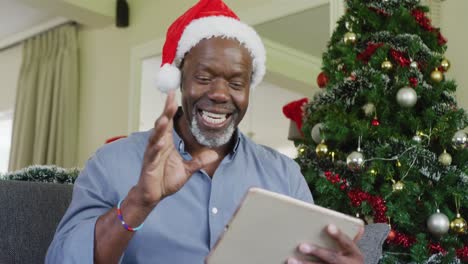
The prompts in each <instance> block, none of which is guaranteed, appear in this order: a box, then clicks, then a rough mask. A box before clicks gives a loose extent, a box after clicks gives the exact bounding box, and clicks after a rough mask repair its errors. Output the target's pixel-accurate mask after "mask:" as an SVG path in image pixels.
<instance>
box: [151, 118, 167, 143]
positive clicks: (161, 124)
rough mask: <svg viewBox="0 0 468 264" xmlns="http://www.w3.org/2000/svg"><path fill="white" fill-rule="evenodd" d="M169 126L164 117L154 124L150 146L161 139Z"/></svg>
mask: <svg viewBox="0 0 468 264" xmlns="http://www.w3.org/2000/svg"><path fill="white" fill-rule="evenodd" d="M168 126H169V119H168V118H167V117H166V116H164V115H163V116H161V117H159V118H158V120H156V122H155V123H154V129H153V133H152V134H151V138H150V144H151V145H154V144H157V142H158V141H159V140H160V139H161V138H162V137H163V135H164V133H165V132H166V130H167V128H168Z"/></svg>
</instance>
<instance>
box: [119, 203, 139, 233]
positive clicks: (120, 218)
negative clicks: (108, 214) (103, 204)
mask: <svg viewBox="0 0 468 264" xmlns="http://www.w3.org/2000/svg"><path fill="white" fill-rule="evenodd" d="M123 200H124V199H122V200H120V201H119V203H118V204H117V217H118V218H119V220H120V222H121V223H122V225H123V227H124V228H125V229H127V230H128V231H130V232H135V231H138V230H140V229H141V228H142V227H143V224H144V223H142V224H141V225H139V226H137V227H131V226H129V225H127V223H125V221H124V219H123V216H122V211H121V210H120V204H122V202H123Z"/></svg>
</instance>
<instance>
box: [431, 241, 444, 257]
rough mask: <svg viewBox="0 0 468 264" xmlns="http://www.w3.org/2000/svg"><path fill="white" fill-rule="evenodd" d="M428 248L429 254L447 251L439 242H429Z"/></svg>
mask: <svg viewBox="0 0 468 264" xmlns="http://www.w3.org/2000/svg"><path fill="white" fill-rule="evenodd" d="M429 250H430V251H431V254H437V253H442V254H444V255H445V254H446V253H447V250H445V249H444V248H443V247H442V246H441V245H440V244H439V243H430V244H429Z"/></svg>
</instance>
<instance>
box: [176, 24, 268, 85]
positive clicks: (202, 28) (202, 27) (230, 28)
mask: <svg viewBox="0 0 468 264" xmlns="http://www.w3.org/2000/svg"><path fill="white" fill-rule="evenodd" d="M212 37H225V38H233V39H236V40H237V41H239V42H240V43H241V44H242V45H244V47H246V48H247V50H248V51H249V52H250V55H251V56H252V64H253V76H252V83H251V85H250V87H251V88H252V89H253V88H255V87H256V86H257V85H258V84H260V83H261V82H262V80H263V77H264V76H265V71H266V66H265V63H266V52H265V46H264V45H263V42H262V40H261V39H260V36H259V35H258V34H257V32H256V31H255V30H254V29H253V28H251V27H250V26H248V25H247V24H245V23H243V22H241V21H239V20H236V19H234V18H230V17H225V16H209V17H203V18H199V19H196V20H193V21H192V22H191V23H190V24H189V25H188V26H187V27H186V28H185V30H184V32H183V33H182V36H181V38H180V40H179V43H178V46H177V53H176V57H175V61H174V63H173V65H176V66H179V64H180V62H181V61H182V59H183V58H184V56H185V53H187V52H188V51H190V49H192V48H193V47H194V46H196V45H197V44H198V43H199V42H200V41H201V40H203V39H209V38H212Z"/></svg>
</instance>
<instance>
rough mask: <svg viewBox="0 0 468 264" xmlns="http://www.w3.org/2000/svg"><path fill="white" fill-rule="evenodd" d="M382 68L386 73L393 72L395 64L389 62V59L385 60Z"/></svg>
mask: <svg viewBox="0 0 468 264" xmlns="http://www.w3.org/2000/svg"><path fill="white" fill-rule="evenodd" d="M380 67H381V68H382V70H384V71H387V72H388V71H391V70H392V69H393V64H392V62H391V61H389V60H388V59H385V60H384V61H383V62H382V65H381V66H380Z"/></svg>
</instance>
